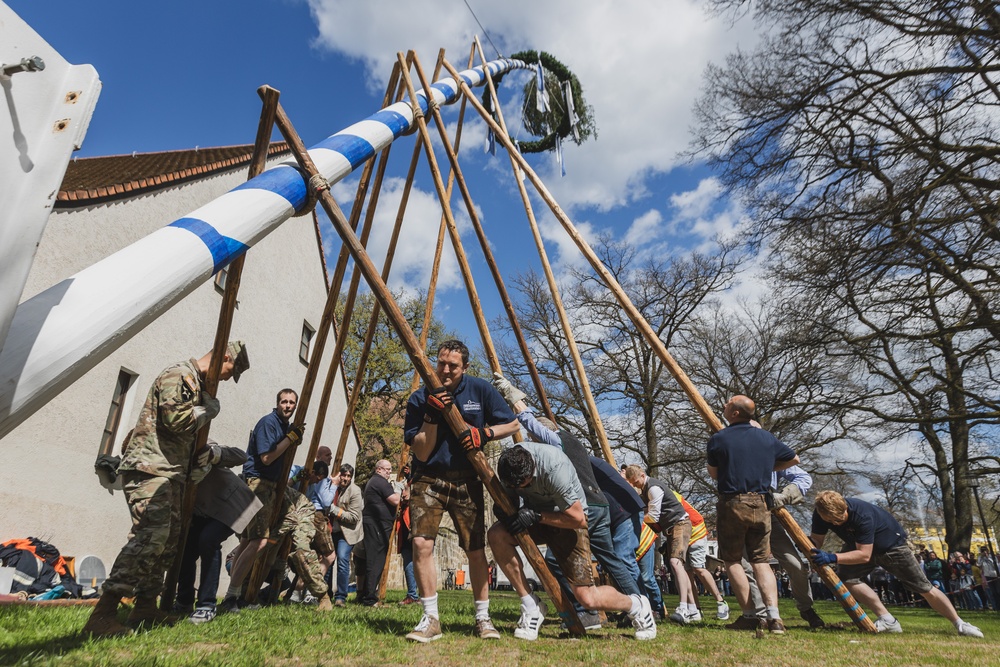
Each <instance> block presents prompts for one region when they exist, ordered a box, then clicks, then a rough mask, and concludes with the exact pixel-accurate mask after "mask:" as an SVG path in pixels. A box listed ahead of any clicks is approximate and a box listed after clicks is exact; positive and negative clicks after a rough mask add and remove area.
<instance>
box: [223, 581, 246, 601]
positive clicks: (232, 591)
mask: <svg viewBox="0 0 1000 667" xmlns="http://www.w3.org/2000/svg"><path fill="white" fill-rule="evenodd" d="M241 590H243V584H236V585H235V586H234V585H233V584H229V588H227V589H226V597H227V598H238V597H239V596H240V591H241Z"/></svg>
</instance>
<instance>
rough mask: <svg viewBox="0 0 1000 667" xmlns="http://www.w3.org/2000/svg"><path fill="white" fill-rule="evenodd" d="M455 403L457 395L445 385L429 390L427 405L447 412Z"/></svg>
mask: <svg viewBox="0 0 1000 667" xmlns="http://www.w3.org/2000/svg"><path fill="white" fill-rule="evenodd" d="M454 403H455V397H454V396H452V395H451V392H450V391H448V390H447V389H445V388H444V387H438V388H437V389H434V390H432V391H429V392H427V407H428V408H430V409H432V410H437V411H438V412H447V411H448V410H449V409H450V408H451V406H452V405H453V404H454Z"/></svg>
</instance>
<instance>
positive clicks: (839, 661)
mask: <svg viewBox="0 0 1000 667" xmlns="http://www.w3.org/2000/svg"><path fill="white" fill-rule="evenodd" d="M401 597H402V594H401V593H400V592H394V591H391V592H390V593H389V598H388V602H389V604H388V605H387V606H386V607H384V608H381V609H366V608H362V607H360V606H356V605H353V604H349V605H348V607H347V608H346V609H334V610H333V611H332V612H330V613H326V614H323V613H319V612H316V611H315V609H314V608H312V607H303V606H298V605H293V606H279V607H270V608H266V609H260V610H257V611H244V612H241V613H240V614H233V615H226V616H220V617H218V618H216V620H215V621H213V622H212V623H208V624H205V625H199V626H195V625H191V624H189V623H186V622H183V623H180V624H178V625H177V626H175V627H172V628H168V627H163V628H156V629H153V630H149V631H146V632H141V633H139V634H137V635H134V636H130V637H125V638H121V639H111V640H90V639H83V638H81V637H80V635H79V630H80V628H81V627H83V624H84V623H85V622H86V619H87V616H88V615H89V614H90V608H89V607H85V608H34V609H32V608H26V607H24V606H18V607H10V606H6V607H0V665H2V666H7V665H50V664H51V665H164V666H166V665H170V666H171V667H173V666H175V665H227V666H228V665H247V666H253V667H257V666H259V665H295V666H304V665H339V664H348V665H431V666H433V667H450V666H452V665H454V666H458V665H461V666H473V667H513V666H514V665H532V666H533V667H535V666H541V665H570V664H574V665H580V664H584V665H618V666H621V667H626V666H629V667H630V666H631V665H644V664H649V665H663V664H667V665H710V666H711V667H725V666H727V665H761V666H762V667H763V666H767V667H771V666H780V665H789V666H793V665H794V666H795V667H805V666H810V667H811V666H813V665H816V666H817V667H819V666H822V667H835V666H845V667H846V666H851V667H853V666H856V665H857V666H862V665H885V666H887V667H901V666H903V665H942V666H945V665H947V666H948V667H956V666H958V665H961V666H962V667H979V666H982V665H1000V614H997V613H994V612H979V613H974V612H966V613H965V614H963V618H965V619H966V620H968V621H970V622H971V623H973V624H975V625H978V626H979V627H980V628H981V629H982V631H983V633H984V634H985V635H986V639H969V638H965V637H959V636H958V635H957V634H956V633H955V630H954V628H953V627H952V626H951V624H950V623H948V622H947V621H945V620H944V619H942V618H941V617H939V616H937V614H935V613H934V612H932V611H930V610H928V609H902V608H896V609H894V610H893V611H894V613H895V612H898V613H897V617H898V618H899V619H900V622H901V623H902V624H903V627H904V629H905V633H904V634H901V635H875V636H871V635H862V634H860V633H859V632H857V631H855V630H854V629H853V626H852V625H851V624H850V623H849V621H848V619H847V616H846V615H845V614H844V613H843V611H842V610H841V609H840V607H839V606H837V605H836V604H834V603H832V602H820V603H817V605H816V609H817V610H818V611H819V613H820V615H821V616H823V618H824V619H825V620H826V621H827V622H828V623H832V622H843V625H844V627H839V628H831V629H827V630H819V631H812V630H809V629H808V626H807V625H806V624H805V622H804V621H800V620H799V617H798V614H797V613H796V611H795V608H794V606H793V605H792V603H791V601H785V600H783V601H782V607H781V609H782V614H783V615H784V616H785V621H786V624H787V626H788V632H787V634H785V635H784V636H770V635H766V636H764V637H762V638H760V639H757V638H755V636H754V633H752V632H732V631H727V630H724V629H723V627H722V626H723V623H722V622H721V621H716V620H715V619H714V613H709V614H707V616H706V620H705V622H704V623H702V624H700V625H697V626H690V627H685V628H682V627H677V626H673V625H670V624H668V623H665V624H661V625H660V626H659V633H658V636H657V638H656V639H655V640H654V641H649V642H637V641H635V640H634V639H633V638H632V632H631V631H630V630H618V629H602V630H599V631H595V632H592V633H589V634H588V636H587V637H586V638H583V639H570V638H569V637H568V636H565V635H564V634H563V633H561V632H560V630H559V622H558V620H557V619H556V617H555V615H554V614H553V613H550V614H549V618H548V619H547V620H546V623H545V625H544V626H542V630H541V635H540V637H539V639H538V641H536V642H523V641H519V640H516V639H514V637H513V629H514V626H515V624H516V623H517V620H518V616H519V614H520V609H519V606H518V601H517V597H516V596H515V595H514V594H513V593H510V592H506V593H504V592H495V593H493V594H492V603H491V613H492V616H493V621H494V623H495V624H496V626H497V628H498V629H499V630H500V632H501V634H502V635H503V638H502V639H501V640H500V641H491V642H485V641H482V640H479V639H476V638H474V637H473V636H472V596H471V594H470V593H468V592H461V591H459V592H442V593H441V600H440V609H441V621H442V624H443V627H444V632H445V635H444V637H443V638H442V639H440V640H439V641H436V642H433V643H431V644H427V645H417V644H411V643H409V642H407V641H406V640H405V639H404V638H403V637H404V635H405V634H406V633H407V632H409V631H410V630H411V629H412V628H413V626H414V625H415V624H416V623H417V621H418V620H419V619H420V615H421V609H420V606H419V605H410V606H406V607H400V606H398V605H396V604H395V602H396V601H398V600H399V599H400V598H401ZM707 602H708V604H705V609H706V610H714V604H712V603H711V602H712V601H711V600H710V599H708V600H707ZM667 603H668V607H669V606H671V605H675V604H676V598H674V599H668V600H667ZM730 605H731V606H733V607H736V605H735V603H734V602H733V601H732V600H731V599H730ZM122 613H123V614H124V611H123V612H122Z"/></svg>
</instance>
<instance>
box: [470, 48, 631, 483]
mask: <svg viewBox="0 0 1000 667" xmlns="http://www.w3.org/2000/svg"><path fill="white" fill-rule="evenodd" d="M476 47H477V48H478V49H479V57H480V59H482V60H483V62H485V56H484V55H483V50H482V45H481V44H480V43H479V38H478V37H477V38H476ZM486 85H487V86H488V87H489V90H490V95H492V97H493V107H494V109H496V114H497V122H498V123H499V125H500V127H501V129H502V130H503V132H504V133H505V134H506V132H507V124H506V123H505V122H504V119H503V111H501V109H500V97H499V96H498V95H497V91H496V87H495V86H494V85H493V77H492V76H491V75H490V73H489V71H487V72H486ZM508 157H510V166H511V169H512V171H513V172H514V181H515V182H517V189H518V191H519V192H520V194H521V203H522V204H524V211H525V213H526V214H527V216H528V224H529V226H530V227H531V234H532V236H533V237H534V239H535V247H536V248H537V249H538V257H539V259H540V260H541V262H542V269H543V270H544V271H545V279H546V281H547V282H548V284H549V292H550V293H551V294H552V303H553V305H554V306H555V307H556V312H557V313H558V314H559V322H560V324H561V325H562V329H563V335H565V336H566V342H567V344H568V345H569V353H570V357H571V358H572V359H573V366H574V368H576V376H577V378H578V380H579V382H580V391H581V392H582V393H583V400H584V403H586V406H587V412H588V413H589V415H590V423H591V424H592V425H593V427H594V432H595V433H596V434H597V442H598V444H599V445H600V447H601V451H602V452H603V453H604V458H605V459H606V460H607V462H608V463H610V464H611V466H612V467H615V468H617V467H618V463H617V462H616V461H615V457H614V454H612V453H611V444H610V443H609V442H608V434H607V432H606V431H605V430H604V421H603V420H602V419H601V415H600V413H599V412H598V411H597V402H596V401H595V400H594V394H593V392H592V391H591V390H590V380H589V379H588V378H587V369H586V368H584V365H583V357H582V356H581V355H580V349H579V348H578V347H577V344H576V336H574V335H573V328H572V327H571V326H570V323H569V317H568V316H567V314H566V308H565V307H564V306H563V302H562V297H561V296H560V293H559V285H558V284H557V283H556V277H555V273H554V272H553V271H552V265H551V264H550V263H549V257H548V255H547V254H546V252H545V243H544V241H542V234H541V232H540V231H539V230H538V223H537V221H536V220H535V213H534V211H533V210H532V207H531V200H530V199H529V198H528V191H527V190H526V189H525V187H524V180H523V179H521V178H519V177H518V173H517V171H518V170H517V162H516V161H515V160H514V157H513V155H512V154H511V153H510V151H508ZM553 419H554V418H553Z"/></svg>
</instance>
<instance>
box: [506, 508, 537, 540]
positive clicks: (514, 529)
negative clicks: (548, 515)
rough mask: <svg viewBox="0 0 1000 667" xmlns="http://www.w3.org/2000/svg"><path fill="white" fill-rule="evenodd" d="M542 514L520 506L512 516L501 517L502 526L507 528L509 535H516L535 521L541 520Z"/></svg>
mask: <svg viewBox="0 0 1000 667" xmlns="http://www.w3.org/2000/svg"><path fill="white" fill-rule="evenodd" d="M541 519H542V515H541V514H539V513H538V512H536V511H535V510H533V509H529V508H527V507H522V508H521V509H519V510H518V511H517V512H515V513H514V515H513V516H508V517H504V518H503V519H501V521H503V525H504V528H506V529H507V532H509V533H510V534H511V535H517V534H518V533H523V532H524V531H526V530H528V529H529V528H531V527H532V526H534V525H535V524H536V523H538V522H539V521H541Z"/></svg>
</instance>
